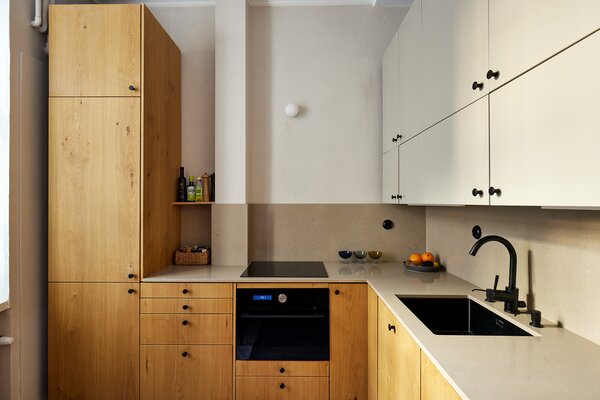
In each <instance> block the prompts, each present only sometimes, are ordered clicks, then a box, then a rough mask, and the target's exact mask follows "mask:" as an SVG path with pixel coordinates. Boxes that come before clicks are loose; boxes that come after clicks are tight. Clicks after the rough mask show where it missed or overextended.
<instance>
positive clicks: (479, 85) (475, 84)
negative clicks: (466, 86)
mask: <svg viewBox="0 0 600 400" xmlns="http://www.w3.org/2000/svg"><path fill="white" fill-rule="evenodd" d="M471 89H473V90H477V89H479V90H481V89H483V82H477V81H475V82H473V84H472V85H471Z"/></svg>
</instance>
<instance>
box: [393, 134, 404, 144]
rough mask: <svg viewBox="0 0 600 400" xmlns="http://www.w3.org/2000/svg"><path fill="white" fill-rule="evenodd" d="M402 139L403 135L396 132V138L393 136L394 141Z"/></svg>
mask: <svg viewBox="0 0 600 400" xmlns="http://www.w3.org/2000/svg"><path fill="white" fill-rule="evenodd" d="M400 139H402V135H398V134H396V137H395V138H392V142H397V141H398V140H400Z"/></svg>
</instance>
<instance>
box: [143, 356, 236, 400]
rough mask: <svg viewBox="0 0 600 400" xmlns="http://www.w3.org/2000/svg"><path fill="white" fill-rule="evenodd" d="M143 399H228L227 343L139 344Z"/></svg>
mask: <svg viewBox="0 0 600 400" xmlns="http://www.w3.org/2000/svg"><path fill="white" fill-rule="evenodd" d="M140 360H141V376H140V380H141V385H140V388H141V398H142V399H143V400H166V399H169V400H185V399H211V400H228V399H231V398H232V393H233V387H232V386H233V380H232V376H233V353H232V346H230V345H209V346H194V345H181V346H162V345H161V346H141V350H140Z"/></svg>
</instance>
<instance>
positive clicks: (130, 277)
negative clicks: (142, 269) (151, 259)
mask: <svg viewBox="0 0 600 400" xmlns="http://www.w3.org/2000/svg"><path fill="white" fill-rule="evenodd" d="M127 277H128V278H129V279H133V278H135V274H129V275H127Z"/></svg>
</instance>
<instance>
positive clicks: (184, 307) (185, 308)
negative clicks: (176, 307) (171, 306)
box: [181, 304, 190, 311]
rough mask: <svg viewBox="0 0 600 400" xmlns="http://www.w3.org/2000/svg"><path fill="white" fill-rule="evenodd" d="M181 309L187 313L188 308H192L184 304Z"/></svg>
mask: <svg viewBox="0 0 600 400" xmlns="http://www.w3.org/2000/svg"><path fill="white" fill-rule="evenodd" d="M181 308H183V311H186V310H187V309H188V308H190V306H188V305H187V304H184V305H183V307H181Z"/></svg>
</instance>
